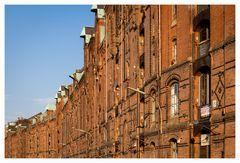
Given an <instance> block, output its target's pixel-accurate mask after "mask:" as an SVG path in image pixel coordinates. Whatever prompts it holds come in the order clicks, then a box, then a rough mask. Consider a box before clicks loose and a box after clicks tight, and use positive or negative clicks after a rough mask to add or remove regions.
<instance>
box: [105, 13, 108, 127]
mask: <svg viewBox="0 0 240 163" xmlns="http://www.w3.org/2000/svg"><path fill="white" fill-rule="evenodd" d="M105 21H106V22H105V28H106V29H105V38H106V45H105V49H106V50H105V65H106V66H105V67H106V69H105V71H106V75H105V84H106V85H105V89H106V94H105V95H106V108H105V123H107V106H108V105H107V100H108V91H107V74H108V73H107V53H108V47H107V43H108V38H107V32H108V30H107V14H106V15H105Z"/></svg>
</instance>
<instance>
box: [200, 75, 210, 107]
mask: <svg viewBox="0 0 240 163" xmlns="http://www.w3.org/2000/svg"><path fill="white" fill-rule="evenodd" d="M199 86H200V90H199V102H200V103H199V105H200V106H205V105H208V104H209V97H210V96H209V90H210V89H209V74H208V73H202V74H201V75H200V83H199Z"/></svg>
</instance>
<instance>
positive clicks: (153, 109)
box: [150, 93, 156, 127]
mask: <svg viewBox="0 0 240 163" xmlns="http://www.w3.org/2000/svg"><path fill="white" fill-rule="evenodd" d="M152 96H153V97H155V93H153V94H152ZM150 101H151V127H155V125H156V100H155V99H153V98H151V100H150Z"/></svg>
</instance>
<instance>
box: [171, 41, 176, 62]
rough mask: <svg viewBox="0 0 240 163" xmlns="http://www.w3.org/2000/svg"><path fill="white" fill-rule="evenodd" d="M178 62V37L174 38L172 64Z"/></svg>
mask: <svg viewBox="0 0 240 163" xmlns="http://www.w3.org/2000/svg"><path fill="white" fill-rule="evenodd" d="M176 63H177V39H176V38H175V39H173V40H172V60H171V65H174V64H176Z"/></svg>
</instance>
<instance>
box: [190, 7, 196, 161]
mask: <svg viewBox="0 0 240 163" xmlns="http://www.w3.org/2000/svg"><path fill="white" fill-rule="evenodd" d="M192 9H193V8H192V5H191V7H190V22H193V18H192V15H193V14H194V13H193V10H192ZM191 32H192V35H191V36H192V38H191V39H192V47H191V48H192V56H191V60H190V64H189V70H190V71H189V85H190V92H189V95H190V102H189V115H190V116H189V124H191V123H192V119H193V96H191V95H193V89H194V88H193V87H194V86H193V84H194V83H193V73H192V61H193V56H194V52H195V50H194V48H195V47H194V45H195V44H194V32H193V29H192V26H191ZM189 128H190V129H189V138H190V139H189V158H194V151H193V150H194V147H193V143H192V141H191V139H192V132H193V130H192V126H189Z"/></svg>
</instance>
